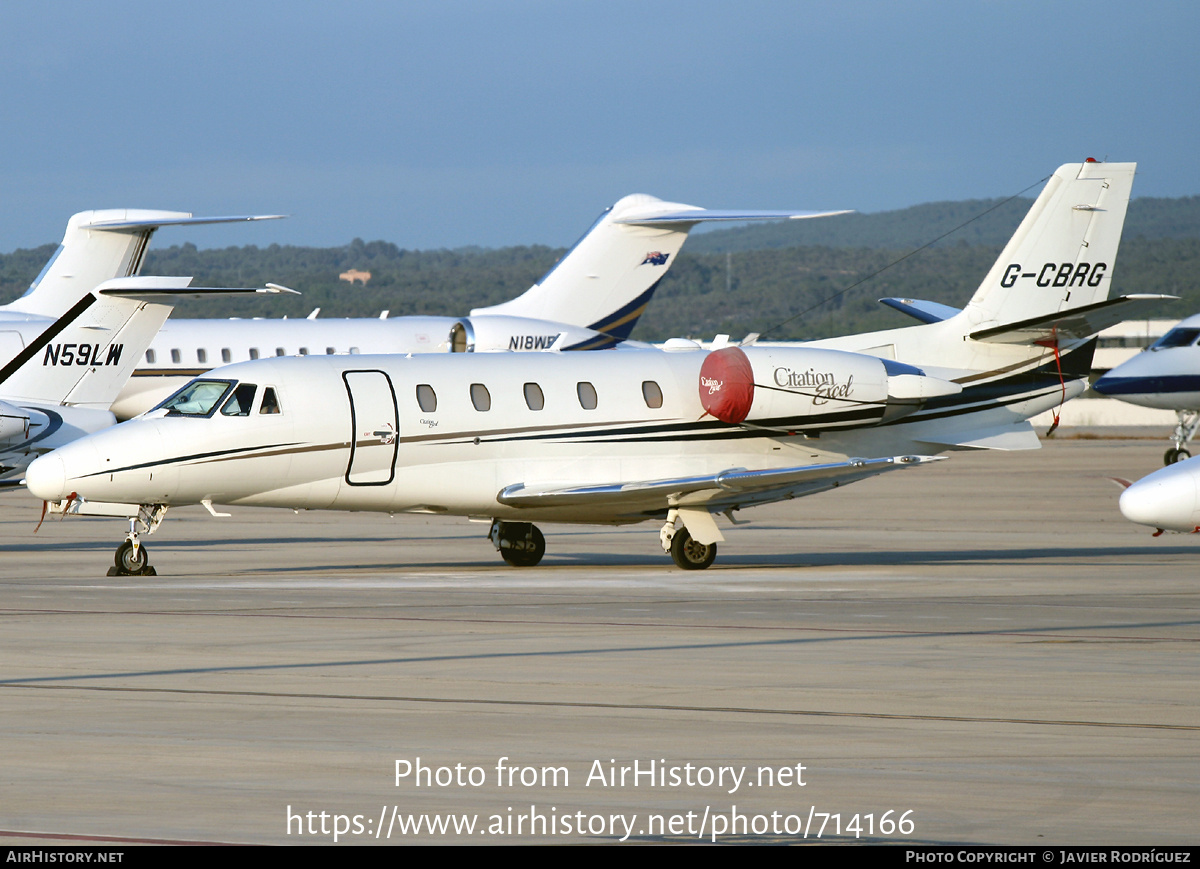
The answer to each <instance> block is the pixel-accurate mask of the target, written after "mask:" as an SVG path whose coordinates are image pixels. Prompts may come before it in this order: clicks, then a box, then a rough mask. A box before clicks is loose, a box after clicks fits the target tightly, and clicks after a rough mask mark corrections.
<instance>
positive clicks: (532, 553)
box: [500, 525, 546, 567]
mask: <svg viewBox="0 0 1200 869" xmlns="http://www.w3.org/2000/svg"><path fill="white" fill-rule="evenodd" d="M519 542H520V544H521V545H522V546H525V545H526V541H525V540H520V541H519ZM528 544H529V545H530V546H531V547H532V548H526V549H510V548H509V547H507V546H503V545H502V546H501V548H500V556H501V557H502V558H503V559H504V560H505V561H507V562H508V563H509V564H511V565H512V566H513V567H533V566H535V565H536V564H537V563H538V562H539V561H541V560H542V556H543V555H545V554H546V538H545V537H544V536H542V532H541V531H540V530H539V529H538V527H537V526H536V525H530V526H529V540H528Z"/></svg>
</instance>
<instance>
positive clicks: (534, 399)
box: [525, 383, 546, 410]
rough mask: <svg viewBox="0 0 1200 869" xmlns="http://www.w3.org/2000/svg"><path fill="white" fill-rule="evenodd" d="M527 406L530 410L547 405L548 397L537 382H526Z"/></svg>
mask: <svg viewBox="0 0 1200 869" xmlns="http://www.w3.org/2000/svg"><path fill="white" fill-rule="evenodd" d="M525 406H526V407H528V408H529V409H530V410H541V409H542V408H543V407H545V406H546V397H545V396H544V395H542V388H541V387H540V386H538V385H537V384H536V383H526V384H525Z"/></svg>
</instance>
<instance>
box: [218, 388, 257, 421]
mask: <svg viewBox="0 0 1200 869" xmlns="http://www.w3.org/2000/svg"><path fill="white" fill-rule="evenodd" d="M257 391H258V386H257V385H255V384H253V383H239V384H238V386H237V389H235V390H234V391H233V395H231V396H229V401H227V402H225V406H224V407H222V408H221V415H222V416H249V415H250V408H251V407H252V406H253V405H254V393H255V392H257Z"/></svg>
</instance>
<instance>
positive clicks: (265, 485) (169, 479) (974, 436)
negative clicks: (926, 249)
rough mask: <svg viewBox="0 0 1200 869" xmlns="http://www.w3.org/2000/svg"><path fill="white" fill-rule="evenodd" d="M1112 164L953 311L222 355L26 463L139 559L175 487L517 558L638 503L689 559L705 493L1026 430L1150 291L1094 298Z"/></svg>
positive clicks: (1116, 197)
mask: <svg viewBox="0 0 1200 869" xmlns="http://www.w3.org/2000/svg"><path fill="white" fill-rule="evenodd" d="M1133 175H1134V164H1132V163H1110V164H1103V163H1096V162H1094V161H1088V162H1086V163H1082V164H1072V165H1066V166H1063V167H1061V168H1060V169H1059V170H1058V171H1057V172H1055V173H1054V175H1053V176H1052V177H1051V178H1050V180H1049V182H1048V183H1047V185H1046V187H1045V189H1044V190H1043V192H1042V193H1041V195H1040V196H1039V197H1038V199H1037V201H1036V202H1035V203H1034V205H1033V207H1032V209H1031V210H1030V212H1029V214H1028V215H1027V216H1026V218H1025V219H1024V221H1023V222H1022V223H1021V225H1020V227H1019V228H1018V229H1017V232H1016V234H1015V235H1014V236H1013V238H1012V240H1011V241H1010V242H1009V244H1008V245H1007V246H1006V248H1005V249H1004V252H1003V253H1002V254H1001V257H1000V259H999V260H998V261H997V262H996V264H995V265H994V266H993V267H992V269H991V271H990V272H989V273H988V275H987V277H986V278H985V279H984V281H983V283H982V284H981V285H980V287H979V289H978V291H977V292H976V293H975V295H974V297H973V298H972V299H971V302H970V303H969V304H968V306H967V307H966V308H965V309H964V310H962V311H960V312H958V313H954V314H952V315H950V314H949V311H948V309H946V308H945V307H944V306H943V307H940V308H939V307H931V306H929V305H926V304H924V303H920V302H907V303H906V304H907V305H908V307H909V308H910V309H912V310H913V311H914V312H916V315H918V316H921V317H923V318H924V319H929V320H933V322H926V323H924V324H922V325H917V326H910V327H907V328H901V329H893V330H888V331H883V332H874V333H870V334H865V335H856V336H850V337H846V338H839V339H832V340H829V341H824V342H818V343H817V344H809V345H802V346H797V345H793V346H788V347H769V346H756V345H755V344H754V343H753V341H752V340H747V341H745V342H743V343H742V344H741V345H740V346H724V347H718V348H716V349H713V350H708V351H706V350H703V349H701V348H700V347H699V345H696V344H694V343H692V342H687V341H681V340H676V341H674V342H669V343H668V345H667V347H666V348H665V349H663V350H657V349H631V350H628V351H625V352H614V353H605V354H595V353H570V354H558V353H511V354H488V355H481V354H453V355H424V356H415V355H414V356H407V357H405V356H395V355H392V356H358V357H349V356H322V357H316V356H309V357H300V358H295V357H293V358H277V359H270V360H259V361H257V362H248V363H241V364H235V365H230V366H228V367H225V368H220V369H217V370H214V371H212V372H210V373H208V374H207V375H205V376H204V377H202V378H200V379H197V380H194V381H193V382H192V383H190V384H189V385H188V386H186V387H185V388H184V389H183V390H181V391H180V392H179V393H178V394H176V395H175V396H174V397H172V398H171V399H169V400H168V401H166V402H165V403H163V404H162V405H161V406H160V407H159V408H157V409H156V410H154V411H151V412H150V413H148V414H146V415H144V416H143V417H140V418H138V419H135V420H132V421H130V422H127V423H124V424H122V425H119V426H116V427H114V428H112V429H109V430H107V431H103V432H100V433H98V434H96V435H93V436H91V437H88V438H85V439H83V440H80V441H77V442H75V443H73V444H69V445H68V446H66V447H64V448H63V449H60V450H57V451H55V452H54V453H52V454H51V455H49V456H46V457H44V458H41V459H38V460H37V461H36V462H34V463H33V464H32V465H31V466H30V468H29V470H28V473H27V484H28V487H29V490H30V491H31V492H32V493H33V494H34V495H36V496H37V497H39V498H43V499H45V500H47V501H48V502H52V503H51V504H50V509H51V510H53V511H55V512H61V513H76V514H84V515H109V516H124V517H127V518H128V519H129V523H130V531H129V534H128V538H127V539H126V541H125V542H124V543H123V544H122V545H121V546H120V548H119V549H118V550H117V554H116V567H115V568H114V569H113V570H114V572H117V573H139V572H148V571H149V570H151V569H152V568H149V566H148V563H147V555H146V548H145V546H143V545H141V542H140V539H139V535H140V534H141V533H149V532H151V531H153V530H154V529H155V528H157V527H158V525H159V523H160V522H161V521H162V519H163V516H164V514H165V513H166V511H167V510H168V508H170V507H173V506H179V505H186V504H202V505H204V506H206V507H207V508H208V509H209V511H210V512H212V513H214V514H216V513H217V511H216V509H215V506H214V505H218V504H219V505H248V506H249V505H253V506H273V507H291V508H296V509H300V508H304V509H333V510H372V511H380V512H388V513H403V512H409V513H426V514H429V513H434V514H448V515H457V516H467V517H471V518H474V519H483V520H489V519H490V520H491V534H490V537H491V540H492V543H493V544H494V545H495V547H496V548H497V549H498V550H499V552H500V554H501V555H502V556H503V558H504V559H505V560H506V561H507V562H509V563H510V564H514V565H521V566H528V565H533V564H536V563H537V562H538V561H539V560H540V559H541V558H542V555H543V553H544V551H545V540H544V538H543V536H542V533H541V532H540V530H539V529H538V528H537V526H536V524H534V523H537V522H575V523H600V524H614V525H616V524H624V523H633V522H643V521H657V522H658V523H659V524H660V527H661V531H660V532H659V536H660V540H661V543H662V545H663V548H664V549H665V550H666V551H668V552H669V553H670V554H671V556H672V558H673V559H674V561H675V563H676V564H677V565H679V566H680V567H682V568H685V569H691V568H704V567H707V566H708V565H709V564H711V563H712V561H713V559H714V557H715V555H716V544H717V543H718V542H719V541H721V540H722V539H723V537H722V534H721V531H720V529H719V528H718V526H717V522H716V517H718V516H720V515H721V514H724V515H725V516H726V517H727V518H729V519H730V520H732V519H733V512H734V511H735V510H740V509H742V508H746V507H751V506H754V505H757V504H765V503H769V502H774V501H780V500H786V499H791V498H795V497H798V496H800V495H808V494H812V493H815V492H821V491H824V490H827V489H832V488H835V487H838V486H841V485H845V484H846V483H849V482H853V481H856V480H860V479H863V478H866V477H870V476H873V475H875V474H878V473H881V472H884V471H890V470H896V469H901V468H911V467H915V466H918V465H921V464H925V463H927V462H929V461H931V460H933V458H934V456H933V454H935V453H939V452H943V451H946V450H953V449H971V448H978V449H989V448H990V449H1026V448H1035V447H1036V446H1037V445H1038V442H1037V437H1036V435H1035V434H1034V433H1033V430H1032V428H1031V427H1030V425H1029V423H1028V422H1027V420H1028V418H1029V417H1032V416H1034V415H1035V414H1038V413H1040V412H1042V411H1044V410H1047V409H1050V408H1053V407H1054V406H1056V405H1057V404H1059V403H1060V402H1062V401H1064V400H1065V399H1067V398H1069V397H1072V396H1074V395H1077V394H1079V393H1080V392H1081V391H1082V390H1083V388H1084V379H1085V378H1086V376H1087V372H1088V370H1089V368H1090V362H1091V356H1092V351H1093V348H1094V346H1095V342H1094V341H1093V340H1091V336H1093V335H1094V334H1095V333H1096V332H1098V331H1099V330H1100V329H1101V328H1104V327H1106V326H1108V325H1110V324H1111V323H1113V322H1117V321H1119V320H1121V319H1124V318H1125V317H1126V316H1128V312H1129V311H1130V310H1131V309H1137V308H1138V307H1139V306H1140V303H1141V302H1144V301H1148V298H1147V297H1130V298H1126V299H1112V300H1108V299H1107V296H1108V290H1109V283H1110V280H1111V276H1112V272H1113V264H1114V261H1115V258H1116V254H1117V247H1118V244H1119V241H1120V236H1121V227H1122V224H1123V222H1124V219H1125V209H1126V206H1127V204H1128V201H1129V194H1130V188H1131V186H1132V182H1133ZM1155 298H1157V297H1155ZM930 312H932V313H930ZM942 315H944V319H938V316H942Z"/></svg>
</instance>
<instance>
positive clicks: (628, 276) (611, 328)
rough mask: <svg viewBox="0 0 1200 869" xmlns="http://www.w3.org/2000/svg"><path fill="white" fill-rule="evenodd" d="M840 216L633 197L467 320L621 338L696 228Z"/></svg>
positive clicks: (472, 313)
mask: <svg viewBox="0 0 1200 869" xmlns="http://www.w3.org/2000/svg"><path fill="white" fill-rule="evenodd" d="M845 213H847V212H844V211H821V212H817V211H710V210H707V209H704V208H698V207H697V206H695V205H683V204H680V203H678V202H664V201H663V200H661V199H657V198H655V197H653V196H647V195H645V194H641V193H638V194H633V195H632V196H626V197H625V198H623V199H621V200H619V201H618V202H617V203H616V204H615V205H613V206H612V207H611V208H609V209H608V210H607V211H605V212H604V213H603V214H601V215H600V217H599V218H598V219H597V220H596V222H595V223H594V224H593V225H592V227H591V228H590V229H589V230H588V231H587V232H586V233H585V234H584V236H583V238H581V239H579V241H577V242H576V243H575V246H574V247H572V248H571V249H570V250H569V251H567V253H566V254H565V255H564V256H563V258H562V259H560V260H559V261H558V262H557V263H556V264H555V265H554V267H553V268H551V269H550V271H548V272H546V274H545V275H543V276H542V278H541V280H539V281H538V282H537V283H536V284H534V285H533V286H532V287H530V288H529V289H528V290H527V291H526V292H525V293H524V294H522V295H520V296H518V297H517V298H515V299H513V300H511V301H508V302H504V303H503V304H500V305H494V306H492V307H489V308H476V309H475V310H473V311H471V316H472V317H479V316H490V315H502V316H510V317H527V318H531V319H537V320H550V321H553V322H555V323H563V324H566V325H569V326H584V327H586V328H588V329H594V330H595V331H597V332H604V333H606V334H608V335H612V336H614V337H616V338H620V339H622V340H623V339H625V338H628V337H629V333H630V332H631V331H632V330H633V327H634V325H635V324H636V323H637V320H638V317H640V316H641V314H642V311H643V310H645V308H646V305H647V304H649V302H650V298H651V297H652V296H653V295H654V291H655V289H657V287H658V282H659V281H660V280H662V278H663V275H665V274H666V273H667V269H668V268H670V266H671V264H672V263H673V262H674V258H675V255H676V254H677V253H679V249H680V248H681V247H683V243H684V242H685V241H687V237H688V232H690V231H691V229H692V227H693V226H695V225H696V224H697V223H702V222H705V221H730V220H784V219H793V218H807V217H826V216H829V215H833V214H845Z"/></svg>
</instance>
